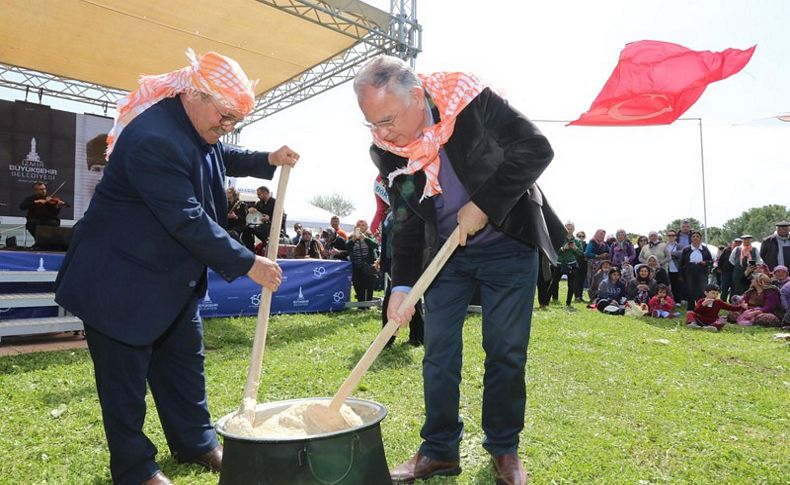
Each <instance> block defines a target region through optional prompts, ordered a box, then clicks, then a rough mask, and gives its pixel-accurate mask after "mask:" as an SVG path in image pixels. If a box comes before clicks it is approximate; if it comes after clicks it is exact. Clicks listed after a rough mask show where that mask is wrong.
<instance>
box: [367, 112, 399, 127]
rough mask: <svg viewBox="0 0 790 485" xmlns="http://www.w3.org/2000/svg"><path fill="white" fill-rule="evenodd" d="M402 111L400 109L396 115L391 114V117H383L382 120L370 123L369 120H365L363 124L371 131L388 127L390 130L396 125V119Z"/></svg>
mask: <svg viewBox="0 0 790 485" xmlns="http://www.w3.org/2000/svg"><path fill="white" fill-rule="evenodd" d="M400 113H401V112H400V111H398V112H397V113H395V114H394V115H392V116H390V117H389V118H386V119H383V120H381V121H377V122H376V123H370V122H368V121H363V122H362V124H363V125H365V128H367V129H368V130H370V131H376V130H380V129H382V128H386V129H388V130H389V129H391V128H392V127H393V126H395V119H396V118H397V117H398V115H399V114H400Z"/></svg>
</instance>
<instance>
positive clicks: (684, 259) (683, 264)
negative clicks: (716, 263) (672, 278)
mask: <svg viewBox="0 0 790 485" xmlns="http://www.w3.org/2000/svg"><path fill="white" fill-rule="evenodd" d="M691 251H692V246H691V245H688V246H686V247H685V248H683V252H682V253H681V255H680V272H681V273H683V275H684V276H685V274H686V273H687V272H688V270H689V268H690V267H691V265H692V264H693V263H690V262H689V258H690V257H691ZM700 251H702V260H703V262H705V267H704V269H705V271H706V272H707V271H708V270H709V269H710V267H711V265H712V264H713V255H712V254H711V253H710V250H709V249H708V247H707V246H705V245H700Z"/></svg>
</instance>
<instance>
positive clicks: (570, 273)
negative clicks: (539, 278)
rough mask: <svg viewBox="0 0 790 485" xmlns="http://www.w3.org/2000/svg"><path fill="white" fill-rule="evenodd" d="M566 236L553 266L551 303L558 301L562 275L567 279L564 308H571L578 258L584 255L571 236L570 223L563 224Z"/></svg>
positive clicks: (576, 241)
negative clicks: (566, 232)
mask: <svg viewBox="0 0 790 485" xmlns="http://www.w3.org/2000/svg"><path fill="white" fill-rule="evenodd" d="M565 229H566V230H567V231H568V234H567V235H566V237H565V244H563V246H562V247H561V248H560V249H559V251H557V265H556V266H554V268H553V271H552V277H551V280H552V281H551V298H552V300H553V301H555V302H556V301H557V300H558V299H559V291H560V290H559V287H560V280H561V279H562V275H567V277H568V293H567V296H566V297H565V306H566V307H568V308H571V299H572V298H573V295H574V294H575V293H576V284H577V280H578V277H577V274H578V270H579V257H580V256H581V255H582V254H584V252H583V250H582V243H581V241H579V240H578V239H576V238H575V237H574V236H573V231H574V229H575V228H574V226H573V223H572V222H567V223H566V224H565Z"/></svg>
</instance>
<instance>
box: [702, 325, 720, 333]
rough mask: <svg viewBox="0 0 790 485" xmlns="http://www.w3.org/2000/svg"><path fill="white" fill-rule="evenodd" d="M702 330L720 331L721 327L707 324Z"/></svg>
mask: <svg viewBox="0 0 790 485" xmlns="http://www.w3.org/2000/svg"><path fill="white" fill-rule="evenodd" d="M702 330H707V331H708V332H718V331H719V329H718V328H716V327H714V326H713V325H705V326H704V327H702Z"/></svg>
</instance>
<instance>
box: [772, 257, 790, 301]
mask: <svg viewBox="0 0 790 485" xmlns="http://www.w3.org/2000/svg"><path fill="white" fill-rule="evenodd" d="M788 281H790V278H788V272H787V266H782V265H779V266H774V273H773V279H772V280H771V283H773V285H774V286H775V287H777V288H779V289H781V288H782V287H783V286H784V285H785V284H786V283H787V282H788ZM783 308H784V309H785V310H787V308H786V307H784V306H783Z"/></svg>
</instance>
